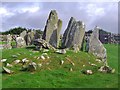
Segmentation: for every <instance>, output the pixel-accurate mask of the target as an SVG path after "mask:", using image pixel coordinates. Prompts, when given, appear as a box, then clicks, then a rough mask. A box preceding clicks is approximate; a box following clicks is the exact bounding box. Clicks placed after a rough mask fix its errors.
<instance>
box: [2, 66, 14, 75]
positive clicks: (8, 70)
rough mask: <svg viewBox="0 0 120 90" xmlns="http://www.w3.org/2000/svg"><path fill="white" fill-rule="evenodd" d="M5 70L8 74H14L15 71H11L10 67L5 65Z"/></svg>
mask: <svg viewBox="0 0 120 90" xmlns="http://www.w3.org/2000/svg"><path fill="white" fill-rule="evenodd" d="M3 72H5V73H7V74H12V73H13V71H11V70H10V69H8V68H6V67H3Z"/></svg>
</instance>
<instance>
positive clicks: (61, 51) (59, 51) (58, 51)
mask: <svg viewBox="0 0 120 90" xmlns="http://www.w3.org/2000/svg"><path fill="white" fill-rule="evenodd" d="M56 53H59V54H65V53H66V50H65V49H61V50H57V51H56Z"/></svg>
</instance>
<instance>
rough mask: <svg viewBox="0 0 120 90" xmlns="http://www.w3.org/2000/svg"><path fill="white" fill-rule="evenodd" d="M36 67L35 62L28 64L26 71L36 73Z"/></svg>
mask: <svg viewBox="0 0 120 90" xmlns="http://www.w3.org/2000/svg"><path fill="white" fill-rule="evenodd" d="M36 65H37V64H36V63H35V62H31V63H29V65H28V71H30V72H33V71H36Z"/></svg>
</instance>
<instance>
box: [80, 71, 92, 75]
mask: <svg viewBox="0 0 120 90" xmlns="http://www.w3.org/2000/svg"><path fill="white" fill-rule="evenodd" d="M82 73H84V74H86V75H92V74H93V71H92V70H82Z"/></svg>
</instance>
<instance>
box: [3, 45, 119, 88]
mask: <svg viewBox="0 0 120 90" xmlns="http://www.w3.org/2000/svg"><path fill="white" fill-rule="evenodd" d="M105 47H106V49H107V56H108V63H109V66H110V67H112V68H115V70H116V71H115V73H114V74H105V73H100V72H98V71H97V68H98V67H99V66H101V64H100V63H98V62H96V61H95V57H94V56H93V55H91V54H88V53H86V52H79V53H74V52H73V51H67V53H66V54H64V55H62V54H57V53H54V52H52V51H49V52H48V56H49V57H50V59H46V60H44V61H42V60H41V59H38V60H37V59H35V58H34V57H35V56H36V57H38V56H40V55H41V54H42V52H34V51H33V49H31V48H27V49H26V48H21V49H17V48H14V49H11V50H3V51H2V58H7V59H8V60H7V62H9V63H11V64H12V62H13V61H14V60H16V59H20V60H21V59H23V58H27V59H28V60H31V61H34V62H36V63H42V64H43V66H42V67H39V68H37V71H35V72H34V73H31V72H27V71H20V70H21V65H14V67H13V68H10V69H11V70H13V71H14V72H15V73H14V74H11V75H8V74H2V87H3V88H65V87H66V88H116V87H118V46H117V45H110V44H106V45H105ZM12 55H17V56H18V57H17V58H14V57H12ZM66 57H67V58H69V59H70V60H71V61H73V62H74V64H75V66H73V65H72V64H71V63H70V62H69V61H68V60H67V59H66ZM61 60H64V64H63V65H60V61H61ZM88 62H91V63H95V64H97V65H98V66H97V67H94V66H90V65H89V64H88ZM48 63H49V64H48ZM83 65H85V67H83ZM70 68H72V69H73V71H70V70H69V69H70ZM84 69H91V70H93V71H94V74H93V75H85V74H83V73H82V72H81V70H84Z"/></svg>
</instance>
